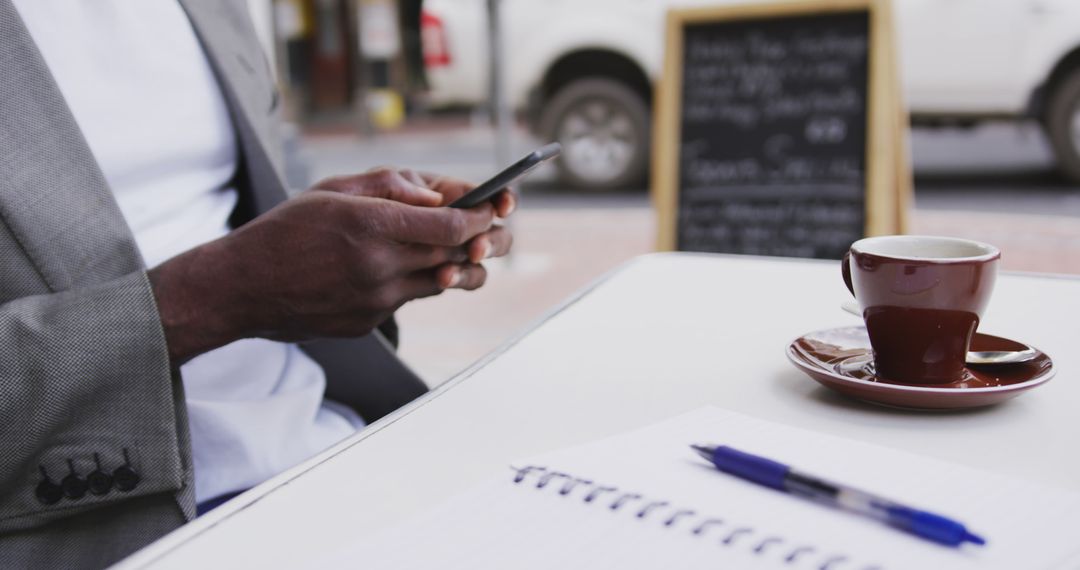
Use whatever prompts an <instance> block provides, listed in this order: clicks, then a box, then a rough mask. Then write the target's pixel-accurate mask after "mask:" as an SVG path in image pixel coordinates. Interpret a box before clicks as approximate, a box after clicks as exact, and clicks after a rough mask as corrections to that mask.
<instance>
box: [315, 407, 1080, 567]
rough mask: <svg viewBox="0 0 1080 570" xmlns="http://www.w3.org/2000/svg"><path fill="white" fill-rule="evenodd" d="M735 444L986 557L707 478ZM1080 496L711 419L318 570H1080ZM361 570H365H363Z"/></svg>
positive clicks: (407, 530) (619, 446) (620, 446)
mask: <svg viewBox="0 0 1080 570" xmlns="http://www.w3.org/2000/svg"><path fill="white" fill-rule="evenodd" d="M694 443H716V444H724V445H730V446H732V447H735V448H737V449H741V450H743V451H747V452H751V453H755V454H759V455H763V456H766V457H770V458H773V459H776V460H779V461H783V462H785V463H788V464H790V465H792V466H794V467H796V468H798V469H800V470H802V471H804V472H806V473H810V474H814V475H818V476H821V477H826V478H829V479H832V480H834V481H836V482H839V483H842V484H846V485H850V486H855V487H859V488H862V489H864V490H867V491H870V492H874V493H877V494H880V495H883V496H885V497H888V498H890V499H894V500H897V501H900V502H903V503H906V504H908V505H910V506H913V507H916V508H924V509H926V510H930V511H933V512H937V513H939V514H942V515H946V516H949V517H951V518H955V519H957V520H959V521H961V522H963V523H964V524H965V525H967V527H968V528H969V529H970V530H972V531H973V532H975V533H977V534H980V535H981V536H983V537H985V538H986V539H987V541H988V542H987V544H986V545H985V546H977V545H973V544H968V545H965V546H963V547H961V548H950V547H946V546H940V545H937V544H934V543H932V542H928V541H926V540H923V539H920V538H917V537H914V536H911V535H908V534H905V533H903V532H900V531H897V530H895V529H892V528H889V527H887V526H884V525H882V524H880V523H876V522H874V521H870V520H867V519H865V518H862V517H859V516H856V515H852V514H849V513H845V512H841V511H838V510H834V509H830V508H828V507H825V506H821V505H818V504H814V503H811V502H809V501H806V500H802V499H799V498H797V497H794V496H792V495H788V494H785V493H781V492H778V491H775V490H772V489H768V488H764V487H760V486H757V485H755V484H753V483H749V482H746V481H743V480H740V479H737V478H735V477H732V476H730V475H727V474H724V473H721V472H719V471H717V470H715V469H713V468H712V467H711V466H710V465H709V464H708V463H706V462H705V461H704V460H702V459H701V458H700V457H699V456H697V455H696V454H695V453H694V452H693V451H692V450H691V449H690V447H689V446H690V444H694ZM1078 512H1080V493H1074V492H1070V491H1064V490H1059V489H1053V488H1048V487H1043V486H1039V485H1034V484H1031V483H1028V482H1024V481H1019V480H1015V479H1010V478H1006V477H1002V476H998V475H995V474H993V473H987V472H983V471H978V470H974V469H971V468H967V467H964V466H959V465H955V464H951V463H948V462H944V461H939V460H936V459H931V458H926V457H921V456H918V455H914V454H910V453H906V452H901V451H896V450H892V449H887V448H884V447H879V446H875V445H870V444H866V443H861V442H855V441H850V440H846V439H842V438H838V437H834V436H828V435H823V434H818V433H815V432H811V431H807V430H803V429H798V428H793V427H790V426H785V425H781V424H777V423H772V422H767V421H763V420H759V419H755V418H752V417H748V416H744V415H740V414H737V413H734V412H730V411H725V410H722V409H719V408H703V409H700V410H697V411H694V412H691V413H688V414H686V415H683V416H679V417H677V418H674V419H671V420H668V421H666V422H663V423H660V424H656V425H653V426H650V427H646V428H643V429H640V430H637V431H634V432H630V433H626V434H623V435H618V436H615V437H612V438H608V439H604V440H601V441H597V442H594V443H590V444H586V445H582V446H579V447H574V448H571V449H566V450H562V451H557V452H553V453H549V454H546V455H542V456H538V457H533V458H529V459H525V460H522V461H519V462H515V463H514V464H512V465H507V466H506V467H505V469H503V470H500V471H499V472H496V473H494V474H493V475H492V477H491V479H490V480H488V481H487V482H485V483H483V484H481V485H479V486H478V487H476V488H475V489H473V490H472V491H470V492H467V493H465V494H463V495H461V496H458V497H455V498H453V499H451V500H449V501H448V502H446V503H445V504H443V505H441V506H439V507H437V508H435V509H434V510H432V511H431V512H428V513H426V514H424V515H422V516H420V517H419V518H417V519H415V520H412V521H409V522H407V523H405V524H402V525H400V526H397V527H394V528H389V529H386V530H385V531H382V532H380V533H377V534H376V535H374V536H371V537H369V538H367V539H365V540H363V541H361V542H358V543H356V544H351V545H348V546H346V547H344V548H342V549H341V550H339V551H337V552H333V553H330V554H329V556H328V557H327V558H325V559H323V560H322V561H320V564H319V565H320V566H323V567H338V568H339V567H354V566H358V565H359V566H362V567H364V568H442V569H448V570H454V569H506V568H558V569H577V568H582V569H584V568H589V569H593V568H620V569H634V568H680V569H681V568H686V569H696V568H702V569H705V568H708V569H710V570H712V569H717V568H730V569H741V568H747V569H756V568H765V569H783V570H794V569H819V570H886V569H903V568H912V569H930V568H934V569H939V568H940V569H947V568H958V569H964V568H978V569H1002V570H1006V569H1007V570H1016V569H1019V568H1023V569H1040V568H1046V569H1059V568H1060V569H1064V568H1077V567H1078V566H1077V564H1078V562H1080V558H1078V556H1080V540H1077V539H1078V538H1080V531H1078V530H1077V528H1078V527H1077V526H1076V525H1075V520H1076V513H1078ZM361 561H362V562H361Z"/></svg>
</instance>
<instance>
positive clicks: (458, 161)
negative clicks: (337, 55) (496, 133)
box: [298, 124, 1080, 384]
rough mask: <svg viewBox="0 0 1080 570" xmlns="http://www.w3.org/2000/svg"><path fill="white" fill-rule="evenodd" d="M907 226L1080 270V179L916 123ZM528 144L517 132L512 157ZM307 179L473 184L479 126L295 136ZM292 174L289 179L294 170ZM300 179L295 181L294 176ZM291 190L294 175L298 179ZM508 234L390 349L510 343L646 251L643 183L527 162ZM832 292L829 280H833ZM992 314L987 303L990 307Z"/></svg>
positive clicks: (1047, 265)
mask: <svg viewBox="0 0 1080 570" xmlns="http://www.w3.org/2000/svg"><path fill="white" fill-rule="evenodd" d="M912 142H913V156H914V160H915V167H916V196H915V204H916V210H915V212H914V215H913V216H912V218H913V228H912V231H913V232H916V233H925V234H934V235H954V236H959V237H968V238H971V239H979V240H983V241H987V242H989V243H993V244H995V245H998V246H999V247H1000V248H1001V249H1002V252H1003V266H1004V267H1005V268H1006V269H1010V270H1022V271H1039V272H1053V273H1074V274H1080V186H1077V185H1074V184H1070V183H1067V182H1065V181H1063V180H1061V179H1060V178H1059V177H1058V176H1057V175H1056V174H1055V173H1054V172H1053V169H1052V162H1051V157H1050V154H1049V151H1048V150H1047V147H1046V144H1045V141H1044V140H1043V139H1042V136H1041V134H1040V133H1038V131H1037V130H1035V129H1034V128H1033V127H1031V126H1019V127H1017V126H1010V125H995V126H989V127H985V128H979V129H976V130H971V131H916V132H915V133H914V134H913V137H912ZM536 145H537V141H533V140H530V139H529V138H528V137H527V136H526V135H525V134H524V133H523V132H520V131H519V132H518V133H516V137H515V139H514V144H513V147H514V150H515V154H518V153H520V154H522V155H523V154H525V153H526V152H528V151H530V150H532V148H534V146H536ZM300 156H301V157H302V158H303V159H304V160H305V161H306V162H307V163H308V164H309V171H308V172H307V173H306V176H304V177H303V178H306V179H308V180H318V179H320V178H323V177H326V176H331V175H337V174H345V173H350V172H356V171H362V170H366V169H368V168H372V167H375V166H380V165H399V166H405V165H408V166H411V167H413V168H416V169H420V170H428V171H432V172H439V173H443V174H447V175H452V176H457V177H460V178H463V179H467V180H475V181H480V180H483V179H484V178H486V177H487V176H489V175H490V174H491V173H492V172H493V171H494V170H495V164H494V151H493V138H492V134H491V132H490V130H489V129H487V128H486V127H484V126H482V125H481V126H476V127H470V126H469V125H467V124H466V125H461V124H459V125H450V126H436V127H434V128H425V129H418V130H411V131H406V132H403V133H398V134H387V135H381V136H378V137H376V138H372V139H359V138H356V137H354V136H340V135H339V136H318V137H308V138H305V139H303V141H302V146H301V153H300ZM298 178H300V177H298ZM301 182H302V181H301ZM298 185H302V183H298ZM522 194H523V196H522V208H521V209H520V210H519V212H518V213H517V214H515V216H514V219H513V221H512V229H513V231H514V235H515V246H514V250H515V255H514V257H513V259H512V260H511V261H510V262H506V261H504V260H497V261H495V262H492V263H488V264H487V265H488V267H489V272H490V274H491V275H490V278H489V280H488V284H487V285H486V286H485V287H484V288H483V289H481V290H480V291H477V292H474V293H463V292H459V291H451V292H448V293H446V294H444V295H441V296H439V297H436V298H431V299H423V300H420V301H416V302H413V303H409V304H407V305H406V306H405V307H403V308H402V310H401V311H399V313H398V318H399V320H400V321H401V323H402V328H403V339H404V340H403V346H402V352H401V353H402V355H403V357H404V358H405V359H406V361H408V362H409V363H410V364H411V365H412V366H413V367H414V368H416V369H417V371H418V372H420V374H421V375H422V376H423V377H424V378H425V379H426V380H427V381H428V382H429V383H430V384H437V383H439V382H441V381H442V380H445V379H447V378H449V377H450V376H451V375H453V374H454V373H455V372H457V371H459V370H461V369H463V368H464V367H466V366H467V365H468V364H470V363H471V362H473V361H474V360H476V359H478V358H480V357H481V356H483V355H484V354H485V353H487V352H488V351H490V350H492V349H494V348H495V347H497V346H498V345H499V344H501V343H503V342H505V341H506V340H507V339H508V338H511V337H512V336H513V335H514V334H515V333H516V332H518V331H521V330H522V329H523V328H524V327H526V326H527V324H528V323H530V322H532V321H534V320H536V319H538V318H540V317H541V316H542V315H543V314H544V313H545V312H547V311H548V310H550V309H551V308H552V307H554V306H556V305H557V304H558V303H559V302H560V301H562V300H563V299H565V298H566V297H567V296H569V295H570V294H572V293H573V292H574V291H576V290H578V289H579V288H581V287H583V286H585V285H586V284H588V283H589V282H591V281H592V280H594V279H596V278H597V277H598V276H600V275H602V274H603V273H604V272H606V271H609V270H611V269H612V268H614V267H616V266H618V265H619V264H621V263H622V262H624V261H625V260H627V259H630V258H632V257H634V256H636V255H640V254H643V253H647V252H649V251H652V250H653V245H654V239H655V238H654V228H655V220H654V219H653V214H652V210H651V207H650V205H649V198H648V195H647V193H646V192H645V190H644V189H637V190H630V191H624V192H615V193H605V194H595V193H593V194H590V193H582V192H579V191H570V190H567V189H565V188H562V187H560V186H559V185H558V184H557V183H556V182H555V180H554V176H553V172H552V171H551V170H550V169H549V170H547V171H540V172H538V173H537V174H535V175H534V176H533V177H532V178H531V179H530V181H529V182H528V183H527V184H526V185H525V186H524V188H523V189H522ZM837 286H838V287H842V285H840V284H839V280H838V283H837ZM991 310H992V307H991Z"/></svg>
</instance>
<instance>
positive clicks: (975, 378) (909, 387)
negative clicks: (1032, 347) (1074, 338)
mask: <svg viewBox="0 0 1080 570" xmlns="http://www.w3.org/2000/svg"><path fill="white" fill-rule="evenodd" d="M1023 348H1024V345H1022V344H1020V343H1018V342H1015V341H1011V340H1009V339H1006V338H1001V337H996V336H990V335H986V334H981V333H975V337H974V338H973V339H972V340H971V350H1021V349H1023ZM1036 350H1037V349H1036ZM787 355H788V359H789V360H791V362H792V364H794V365H795V366H796V367H797V368H799V370H802V371H803V372H805V373H807V374H808V375H810V377H811V378H813V379H814V380H816V381H818V382H819V383H821V384H822V385H824V386H827V387H829V388H832V389H833V390H836V391H837V392H840V393H841V394H844V395H847V396H851V397H852V398H857V399H859V400H864V401H867V402H871V403H874V404H881V405H885V406H893V407H899V408H908V409H916V410H955V409H960V408H975V407H979V406H989V405H992V404H997V403H1000V402H1003V401H1005V400H1008V399H1009V398H1012V397H1015V396H1017V395H1019V394H1020V393H1021V392H1025V391H1027V390H1030V389H1032V388H1034V387H1036V386H1038V385H1040V384H1043V383H1045V382H1046V381H1047V380H1050V379H1051V378H1053V377H1054V373H1055V372H1056V371H1055V370H1054V363H1053V362H1052V361H1051V360H1050V357H1049V356H1047V355H1046V354H1045V353H1043V352H1041V351H1039V353H1038V356H1036V357H1035V359H1033V360H1031V361H1028V362H1025V363H1022V364H1008V365H999V366H978V367H973V366H969V367H968V368H967V369H966V370H965V371H964V377H963V378H962V379H961V380H960V381H957V382H952V383H949V384H901V383H897V382H887V381H884V380H880V379H878V378H877V377H876V376H874V363H873V356H872V352H871V349H870V337H869V336H867V334H866V327H841V328H835V329H826V330H821V331H815V332H812V333H809V334H806V335H803V336H801V337H799V338H797V339H795V341H794V342H792V343H791V344H790V345H789V346H788V349H787Z"/></svg>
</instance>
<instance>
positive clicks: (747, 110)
mask: <svg viewBox="0 0 1080 570" xmlns="http://www.w3.org/2000/svg"><path fill="white" fill-rule="evenodd" d="M880 5H881V3H880V2H873V1H867V0H862V1H860V2H854V1H853V2H845V3H837V2H835V1H830V2H828V3H827V6H826V7H824V8H819V7H816V6H815V5H814V3H813V2H799V3H796V4H757V5H753V6H746V7H739V6H735V7H732V6H723V7H718V8H705V9H696V10H684V11H673V12H672V14H671V15H669V31H668V53H667V54H666V55H667V63H666V67H665V76H664V79H662V83H661V86H660V93H659V96H658V125H659V128H658V129H657V131H658V132H657V138H656V148H655V151H654V154H655V155H660V156H659V157H654V158H656V165H654V192H657V203H658V205H659V206H660V207H659V208H658V209H659V210H660V213H661V218H662V219H661V221H660V222H661V223H660V228H661V232H662V233H663V235H662V236H661V247H662V249H677V250H680V251H699V252H722V253H742V254H755V255H777V256H788V257H810V258H832V259H837V258H839V257H841V256H842V255H843V253H844V252H845V251H847V249H848V247H849V246H850V245H851V243H852V242H853V241H855V240H858V239H860V238H862V237H864V236H866V235H871V234H880V233H899V232H900V231H902V225H903V220H902V213H901V210H902V205H903V199H902V198H901V195H900V194H901V192H902V191H903V190H904V185H903V184H901V183H900V181H901V179H902V176H901V171H902V170H904V171H906V163H905V164H904V165H903V166H902V159H903V158H904V152H905V149H904V148H903V145H902V144H901V143H902V141H901V136H900V131H901V129H902V127H901V125H900V121H901V116H902V113H901V112H900V110H899V105H898V102H899V97H898V95H897V94H896V91H898V83H897V82H895V81H888V80H883V79H887V78H889V77H891V76H890V75H889V74H888V73H885V70H883V69H881V67H882V65H883V63H882V62H887V61H888V60H889V59H891V51H890V52H889V54H888V55H889V57H887V58H885V57H881V54H875V52H874V50H888V48H889V46H890V43H889V42H887V41H884V40H882V39H881V38H875V37H874V33H875V32H876V33H877V34H879V35H884V34H883V32H882V30H881V28H880V25H879V22H877V21H876V20H875V9H878V10H880V9H881V8H880ZM673 36H674V37H673ZM875 67H877V69H875ZM875 81H876V82H875ZM875 145H877V146H876V148H875ZM908 176H910V174H908ZM908 186H909V185H908ZM665 206H666V207H665Z"/></svg>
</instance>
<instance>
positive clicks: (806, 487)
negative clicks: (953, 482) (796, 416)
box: [690, 445, 986, 546]
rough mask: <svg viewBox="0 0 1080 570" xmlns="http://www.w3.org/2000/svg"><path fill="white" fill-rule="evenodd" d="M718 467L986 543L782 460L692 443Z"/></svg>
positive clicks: (904, 524)
mask: <svg viewBox="0 0 1080 570" xmlns="http://www.w3.org/2000/svg"><path fill="white" fill-rule="evenodd" d="M690 447H693V448H694V450H695V451H697V452H698V453H699V454H701V456H702V457H704V458H705V459H708V460H709V461H710V462H712V464H713V465H715V466H716V468H717V469H719V470H721V471H723V472H724V473H728V474H731V475H734V476H736V477H739V478H741V479H746V480H747V481H753V482H754V483H758V484H760V485H764V486H766V487H771V488H773V489H776V490H778V491H784V492H787V493H791V494H793V495H798V496H800V497H805V498H807V499H810V500H811V501H814V502H817V503H822V504H825V505H829V506H832V507H836V508H838V509H841V510H844V511H848V512H852V513H858V514H860V515H863V516H867V517H870V518H872V519H874V520H876V521H879V522H883V523H885V524H887V525H889V526H892V527H895V528H898V529H900V530H903V531H906V532H910V533H911V534H914V535H916V536H921V537H923V538H926V539H929V540H932V541H934V542H937V543H940V544H945V545H948V546H960V545H961V544H964V543H965V542H973V543H975V544H986V541H985V540H983V539H982V537H979V536H977V535H975V534H972V533H971V532H970V531H968V530H967V529H966V528H964V525H962V524H960V523H958V522H956V521H953V520H950V519H947V518H945V517H943V516H940V515H935V514H933V513H928V512H926V511H920V510H918V509H913V508H911V507H905V506H904V505H901V504H899V503H894V502H893V501H890V500H888V499H884V498H882V497H878V496H876V495H872V494H870V493H867V492H865V491H860V490H858V489H852V488H851V487H845V486H843V485H838V484H836V483H832V482H830V481H826V480H824V479H818V478H817V477H812V476H809V475H806V474H803V473H799V472H798V471H795V470H794V469H792V468H791V467H788V466H787V465H784V464H782V463H777V462H776V461H773V460H771V459H765V458H764V457H758V456H757V455H750V454H749V453H743V452H742V451H739V450H737V449H732V448H730V447H727V446H725V445H720V446H706V445H692V446H690Z"/></svg>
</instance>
